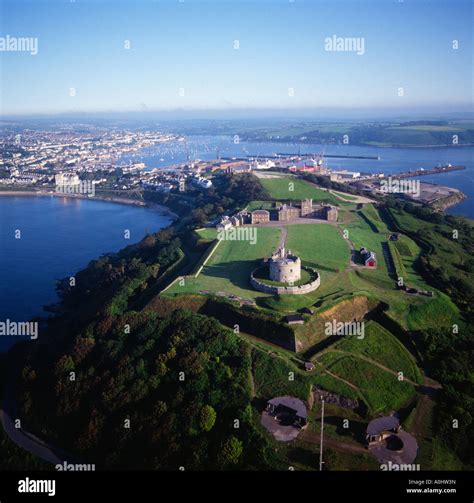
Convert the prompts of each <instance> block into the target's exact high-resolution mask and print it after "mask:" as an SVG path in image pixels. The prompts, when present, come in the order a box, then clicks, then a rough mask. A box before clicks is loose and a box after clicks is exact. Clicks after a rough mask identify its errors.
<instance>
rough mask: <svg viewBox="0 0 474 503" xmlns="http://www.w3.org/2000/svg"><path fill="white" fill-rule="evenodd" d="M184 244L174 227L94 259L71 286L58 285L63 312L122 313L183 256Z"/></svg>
mask: <svg viewBox="0 0 474 503" xmlns="http://www.w3.org/2000/svg"><path fill="white" fill-rule="evenodd" d="M180 246H181V241H180V240H179V238H177V237H176V236H175V231H174V230H173V229H172V228H168V229H164V230H162V231H160V232H158V233H156V234H149V235H147V236H146V237H145V238H144V239H142V240H141V241H140V242H139V243H136V244H134V245H131V246H128V247H126V248H124V249H123V250H121V251H119V252H118V253H116V254H108V255H104V256H102V257H101V258H99V259H97V260H93V261H91V262H90V264H89V265H88V266H87V267H86V268H85V269H83V270H81V271H79V272H78V273H77V274H76V275H75V277H74V280H73V283H72V284H71V281H70V279H69V278H66V279H64V280H63V281H62V282H61V283H60V284H59V286H58V290H59V293H60V295H61V297H62V302H61V306H60V307H61V310H62V311H66V312H67V311H69V312H71V313H73V314H74V317H81V315H82V314H80V315H79V316H78V314H79V313H78V306H79V305H81V308H82V310H85V309H89V311H90V310H92V311H93V312H92V313H91V312H89V311H88V312H87V314H88V315H90V314H92V315H94V314H100V313H101V312H102V311H105V312H107V313H108V314H120V313H122V312H124V311H125V310H126V309H127V307H128V302H129V300H130V299H131V298H132V297H133V296H134V295H137V294H139V293H140V292H141V291H143V290H145V289H146V288H147V286H148V283H149V282H150V281H152V280H154V279H156V278H157V277H159V275H160V274H161V273H162V272H163V271H165V270H166V269H167V268H168V267H169V266H170V265H171V264H173V263H174V262H176V260H178V258H179V257H180Z"/></svg>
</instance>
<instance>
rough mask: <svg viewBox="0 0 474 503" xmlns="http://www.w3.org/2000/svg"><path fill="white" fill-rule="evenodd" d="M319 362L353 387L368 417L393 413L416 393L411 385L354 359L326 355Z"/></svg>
mask: <svg viewBox="0 0 474 503" xmlns="http://www.w3.org/2000/svg"><path fill="white" fill-rule="evenodd" d="M321 363H323V365H325V366H326V367H327V368H328V370H330V371H331V372H332V373H334V374H335V375H337V376H339V377H342V378H343V379H345V380H347V381H349V382H350V383H352V384H353V385H355V386H357V387H358V388H359V390H360V392H361V394H362V396H363V397H364V400H365V402H366V403H367V405H368V406H369V409H370V411H371V413H372V414H376V413H378V412H389V411H392V410H397V409H399V408H400V407H401V406H402V405H403V404H405V403H406V402H407V401H408V400H409V399H410V398H412V397H413V396H414V395H415V394H416V391H415V388H414V386H413V385H411V384H409V383H408V382H406V381H399V380H398V379H397V377H396V376H395V375H393V374H391V373H389V372H386V371H385V370H382V369H380V368H379V367H377V366H375V365H373V364H371V363H368V362H366V361H364V360H362V359H360V358H357V357H356V356H350V355H341V354H337V353H334V352H332V353H331V352H329V353H325V354H323V356H322V357H321Z"/></svg>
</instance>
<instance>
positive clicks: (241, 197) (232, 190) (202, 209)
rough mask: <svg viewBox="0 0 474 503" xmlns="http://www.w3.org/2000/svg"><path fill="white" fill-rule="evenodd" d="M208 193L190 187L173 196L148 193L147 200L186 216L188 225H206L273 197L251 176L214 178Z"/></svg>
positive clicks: (225, 174) (174, 193) (246, 174)
mask: <svg viewBox="0 0 474 503" xmlns="http://www.w3.org/2000/svg"><path fill="white" fill-rule="evenodd" d="M212 182H213V186H212V187H211V188H210V189H207V190H199V189H194V188H192V187H191V188H189V189H187V190H185V191H184V192H179V191H178V190H175V191H172V192H171V193H169V194H163V193H159V192H146V193H145V198H146V199H147V200H149V201H155V202H158V203H161V204H166V205H169V206H170V207H171V208H172V209H173V211H176V212H177V213H178V214H180V215H182V216H183V217H185V222H188V221H189V222H190V223H192V224H197V225H202V224H203V223H204V222H207V221H208V220H212V219H215V218H216V217H218V216H220V215H222V214H224V213H232V212H234V211H236V210H238V209H240V208H243V207H244V206H246V205H247V204H248V203H249V202H250V201H253V200H260V199H261V200H265V199H268V198H269V194H268V192H267V191H266V190H265V189H264V188H263V187H262V185H261V184H260V182H259V180H258V178H257V177H255V176H254V175H252V174H250V173H239V174H231V173H220V174H216V175H215V176H214V178H213V179H212Z"/></svg>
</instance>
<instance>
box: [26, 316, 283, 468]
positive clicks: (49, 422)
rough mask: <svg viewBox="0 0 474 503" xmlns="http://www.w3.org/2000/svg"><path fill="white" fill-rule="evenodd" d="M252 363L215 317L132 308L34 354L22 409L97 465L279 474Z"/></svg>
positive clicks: (36, 425)
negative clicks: (261, 423)
mask: <svg viewBox="0 0 474 503" xmlns="http://www.w3.org/2000/svg"><path fill="white" fill-rule="evenodd" d="M127 327H130V329H129V330H128V328H127ZM250 365H251V362H250V351H249V347H248V345H247V344H246V343H245V342H243V341H242V340H241V339H240V338H239V337H238V336H237V335H236V334H234V332H232V331H231V330H229V329H226V328H224V327H222V325H220V324H219V323H218V322H217V321H215V320H214V319H212V318H208V317H205V316H201V315H196V314H193V313H190V312H189V311H182V310H177V311H175V312H174V313H173V314H172V315H170V316H169V317H168V318H165V319H160V318H158V317H157V316H156V315H154V314H150V313H147V314H145V313H140V314H138V313H132V312H130V313H127V314H126V315H124V316H122V317H114V318H113V319H112V318H110V319H109V320H108V323H92V324H91V325H89V326H88V327H87V329H85V330H84V331H82V332H80V333H78V334H76V335H75V336H67V339H65V340H63V341H62V344H60V345H59V346H58V347H54V348H53V347H52V345H50V346H49V347H48V349H47V350H46V349H45V350H43V351H39V352H37V353H32V354H30V355H29V357H28V360H27V362H26V364H25V367H24V369H23V372H22V379H21V387H22V393H21V396H22V397H23V399H22V402H21V408H22V413H23V414H24V416H23V417H25V418H26V419H25V421H26V424H27V425H28V427H29V428H33V429H34V431H37V432H39V433H40V434H41V435H42V436H43V435H44V436H45V437H46V438H48V439H49V440H50V441H51V442H52V443H53V444H54V443H56V444H57V445H60V446H62V447H64V448H65V449H69V450H70V451H71V452H73V453H76V454H77V455H79V457H80V458H81V459H84V460H87V461H89V462H94V463H95V464H96V465H97V467H98V468H100V467H107V468H127V469H134V468H148V469H178V468H179V467H180V466H184V467H185V468H186V469H227V468H229V469H230V468H270V467H273V468H275V467H278V463H279V462H278V460H277V459H276V458H275V455H274V453H273V450H272V449H270V447H269V444H268V440H267V439H266V438H265V437H264V436H263V435H262V434H261V433H260V431H259V430H258V429H257V428H256V427H255V423H254V417H253V414H254V411H253V410H252V407H251V405H250V401H251V396H250V383H249V369H250ZM71 372H72V373H73V374H71ZM71 376H74V377H75V380H72V381H71ZM127 420H129V423H128V422H127Z"/></svg>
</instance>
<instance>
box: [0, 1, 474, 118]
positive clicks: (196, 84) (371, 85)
mask: <svg viewBox="0 0 474 503" xmlns="http://www.w3.org/2000/svg"><path fill="white" fill-rule="evenodd" d="M472 10H473V9H472V2H471V1H469V0H466V1H464V0H403V1H401V0H330V1H329V0H325V1H318V0H312V1H310V0H306V1H303V0H294V1H292V0H260V1H256V0H255V1H245V0H244V1H242V0H240V1H226V0H213V1H202V0H184V1H182V0H181V1H180V0H161V1H160V0H135V1H131V0H128V1H124V0H115V1H105V0H95V1H92V0H89V1H86V0H73V1H70V0H31V1H29V0H0V43H1V39H2V38H3V39H5V38H6V37H7V35H8V36H10V38H11V37H33V38H35V39H37V44H38V45H37V48H38V52H37V54H36V55H32V54H30V53H29V52H26V51H23V52H18V51H8V50H0V112H1V113H2V115H14V114H34V113H65V112H100V111H106V112H110V111H121V112H123V111H125V112H126V111H155V110H168V111H169V110H174V109H184V110H210V109H212V110H214V109H215V110H231V109H285V110H287V109H294V110H304V109H309V108H318V107H324V108H328V109H331V108H334V109H348V110H349V109H371V110H375V109H379V108H380V109H381V108H384V109H387V108H388V109H402V108H403V109H410V108H411V107H417V108H423V107H426V108H427V109H428V108H430V109H435V110H438V111H440V112H446V111H447V112H450V111H459V112H463V111H469V110H471V111H472V101H473V38H472V32H473V26H474V19H473V14H472ZM333 36H335V37H338V38H340V39H343V40H345V39H349V38H357V39H358V40H359V43H362V41H363V44H364V45H363V51H362V52H363V54H362V53H361V54H357V52H355V51H350V50H346V51H330V50H326V49H327V48H328V47H327V44H326V39H327V38H332V37H333ZM453 41H457V44H458V48H457V49H455V48H453ZM360 47H361V46H359V48H360ZM0 48H1V46H0ZM359 52H361V51H360V50H359ZM401 89H402V91H401Z"/></svg>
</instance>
